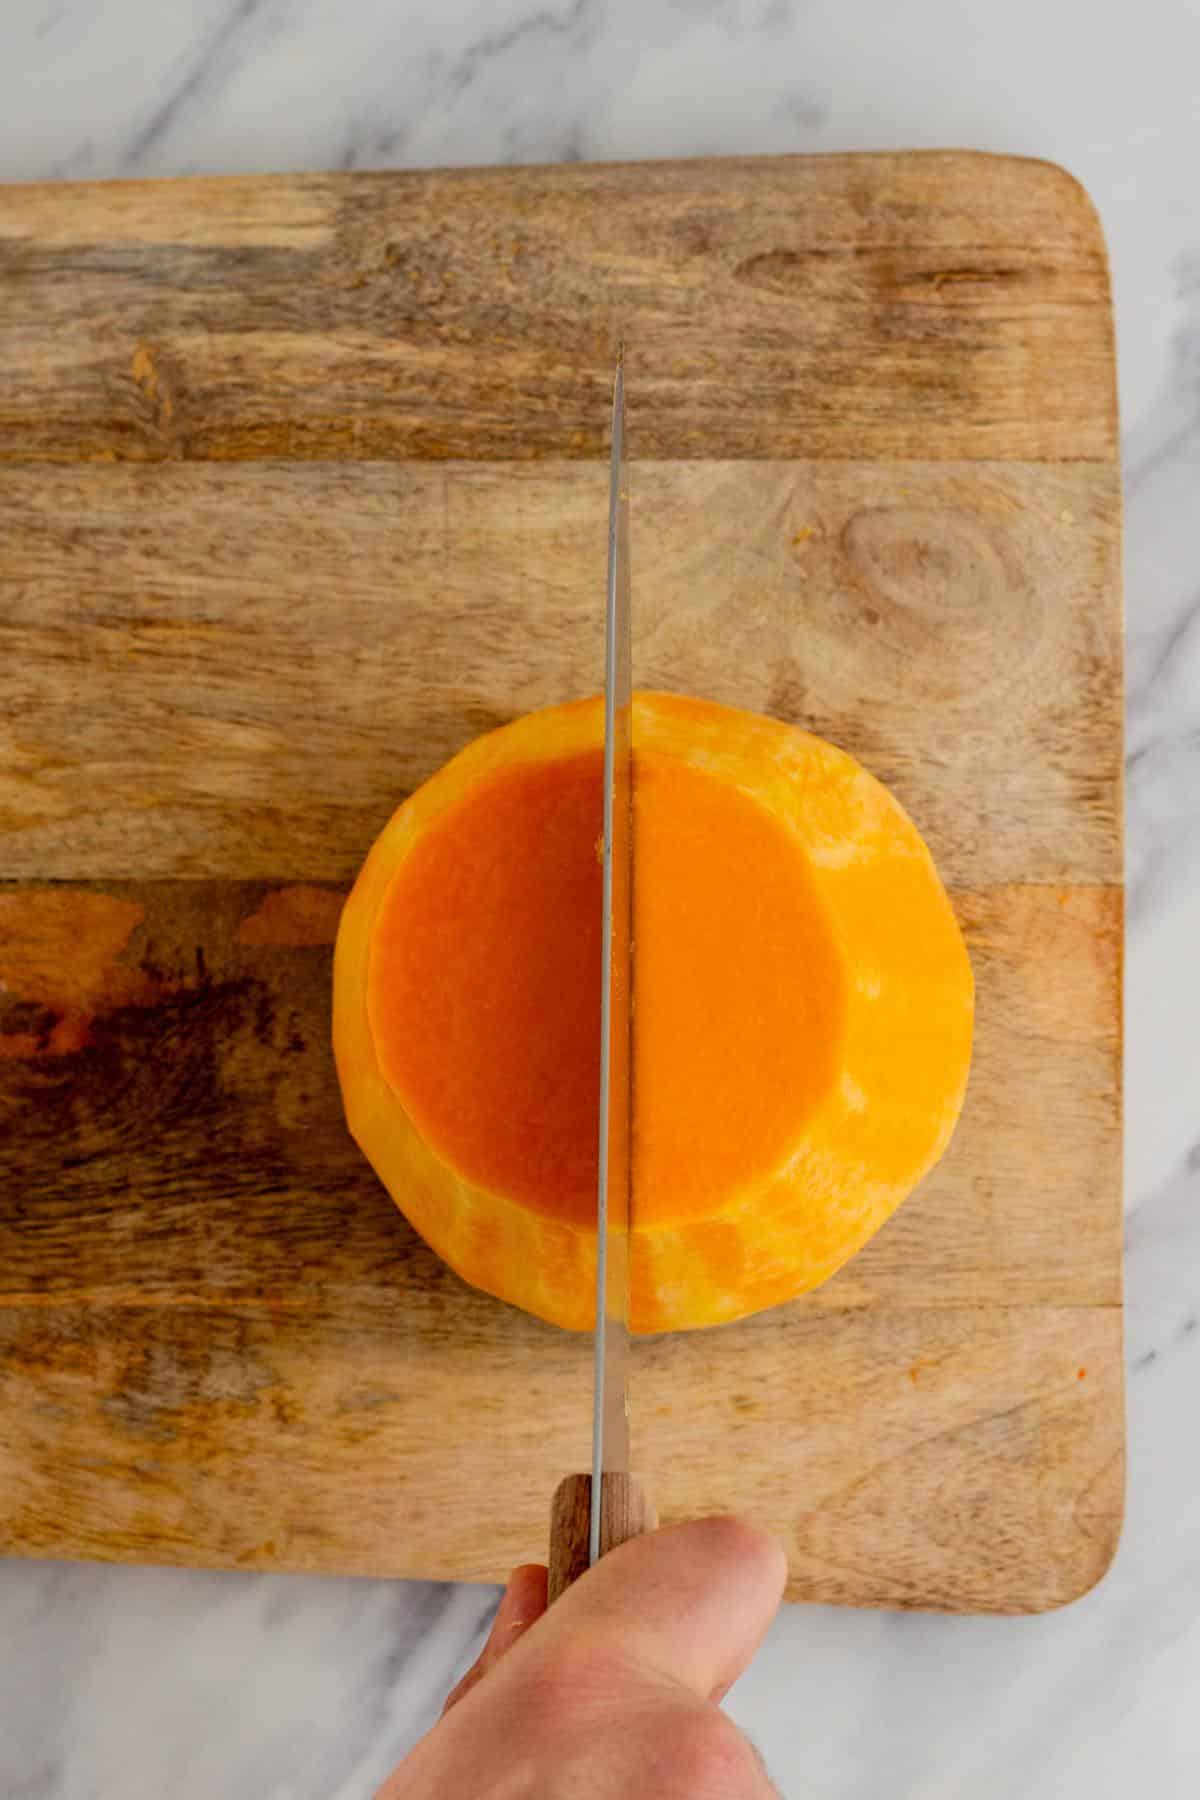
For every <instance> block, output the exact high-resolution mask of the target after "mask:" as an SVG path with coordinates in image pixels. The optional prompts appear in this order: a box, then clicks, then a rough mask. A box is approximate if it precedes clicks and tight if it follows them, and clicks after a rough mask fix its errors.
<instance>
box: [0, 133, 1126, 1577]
mask: <svg viewBox="0 0 1200 1800" xmlns="http://www.w3.org/2000/svg"><path fill="white" fill-rule="evenodd" d="M492 239H494V240H495V241H494V242H492ZM514 243H516V244H517V245H518V248H516V249H514V248H513V244H514ZM0 282H2V283H3V287H2V290H0V291H2V294H3V300H4V304H3V306H2V307H0V358H2V365H0V366H2V369H3V381H2V382H0V544H2V545H3V551H2V553H0V1544H2V1545H3V1547H4V1548H5V1549H8V1550H10V1551H15V1552H22V1553H27V1554H39V1555H42V1554H44V1555H83V1556H95V1557H101V1558H118V1559H136V1560H143V1559H151V1560H160V1561H176V1562H185V1563H200V1564H209V1565H214V1566H232V1565H237V1566H250V1567H264V1568H270V1567H285V1568H307V1569H330V1570H339V1569H340V1570H353V1571H357V1572H363V1573H388V1574H398V1575H414V1576H430V1575H436V1576H447V1577H449V1576H459V1577H466V1578H469V1579H481V1580H482V1579H489V1580H493V1579H497V1578H500V1577H502V1576H503V1575H504V1574H505V1573H506V1572H507V1570H508V1569H509V1568H511V1566H512V1565H513V1564H514V1563H516V1562H518V1561H522V1560H528V1559H531V1558H534V1559H537V1558H540V1557H542V1556H543V1555H544V1554H545V1520H546V1513H547V1506H548V1503H549V1498H550V1495H551V1493H552V1492H553V1490H554V1488H555V1485H556V1483H557V1482H558V1481H559V1479H560V1478H561V1477H562V1476H563V1474H564V1473H565V1472H566V1471H568V1470H570V1469H577V1468H581V1467H585V1466H586V1464H587V1458H588V1450H589V1441H590V1391H591V1379H590V1377H591V1371H590V1345H589V1343H588V1342H587V1341H586V1340H585V1339H582V1338H575V1337H572V1336H568V1335H566V1334H562V1333H558V1332H555V1331H553V1330H552V1329H551V1328H549V1327H547V1326H544V1325H542V1324H540V1323H539V1322H538V1321H536V1320H532V1319H529V1318H526V1317H525V1316H524V1315H522V1314H520V1313H517V1312H515V1311H513V1310H511V1309H509V1308H506V1307H504V1306H502V1305H500V1304H499V1303H497V1302H494V1301H492V1300H490V1299H488V1298H486V1297H485V1296H482V1295H479V1294H476V1293H474V1292H473V1291H471V1290H469V1289H467V1288H466V1287H464V1286H463V1285H462V1284H461V1283H460V1282H458V1281H457V1280H456V1278H455V1277H454V1276H453V1275H451V1274H450V1272H449V1271H448V1270H447V1269H445V1268H444V1267H443V1266H442V1265H441V1264H440V1263H438V1262H437V1260H436V1259H435V1258H434V1257H433V1256H432V1255H431V1254H430V1253H429V1252H428V1251H427V1250H426V1248H425V1247H424V1245H423V1244H421V1243H420V1241H419V1240H418V1239H416V1237H415V1236H414V1234H413V1233H412V1232H411V1231H410V1230H409V1228H408V1227H407V1226H406V1224H405V1223H404V1221H403V1219H402V1218H401V1217H400V1216H399V1214H398V1213H397V1212H396V1210H395V1208H394V1207H393V1206H392V1204H391V1202H390V1201H389V1200H388V1198H387V1196H386V1195H385V1194H384V1193H383V1191H382V1189H381V1188H380V1187H379V1186H378V1184H377V1183H376V1182H375V1180H374V1177H373V1176H372V1175H371V1173H370V1171H369V1169H368V1168H367V1167H366V1165H365V1164H364V1163H363V1161H362V1159H361V1157H360V1156H359V1155H358V1153H357V1151H356V1150H355V1148H354V1146H353V1144H352V1143H351V1141H350V1139H349V1137H348V1135H347V1133H346V1131H345V1128H344V1126H343V1123H342V1120H341V1114H340V1106H339V1101H338V1096H337V1088H336V1083H335V1079H334V1075H333V1069H332V1060H331V1056H330V1052H329V1047H328V1034H329V965H330V946H331V943H332V939H333V936H334V933H335V930H336V922H337V916H338V909H339V906H340V903H341V897H342V893H343V892H344V889H345V886H346V884H347V883H348V881H349V880H350V879H351V877H352V875H353V872H354V870H355V868H356V867H357V865H358V863H359V861H360V859H361V857H362V855H363V853H364V852H365V849H366V847H367V845H368V844H369V842H370V840H371V838H372V836H373V835H374V833H375V831H376V830H377V829H378V827H379V826H380V825H381V824H382V823H383V821H384V819H385V818H386V817H387V816H388V814H389V813H390V811H391V810H392V808H393V807H394V806H395V805H396V804H397V802H398V801H399V800H400V799H401V798H402V797H403V795H404V793H406V792H407V791H409V789H410V788H411V787H412V786H413V785H414V784H415V783H417V782H418V781H420V780H421V779H422V778H423V777H424V776H425V775H427V774H429V773H430V772H431V771H432V770H433V769H434V768H435V767H437V766H438V764H439V763H440V762H441V761H442V760H444V758H445V757H446V756H447V755H449V754H450V753H451V752H452V751H453V750H454V749H456V748H457V747H458V746H459V745H461V744H462V743H463V742H465V741H466V740H467V739H468V738H469V737H471V736H472V735H474V734H475V733H476V732H478V731H480V730H483V729H485V728H486V727H488V726H489V725H492V724H495V723H499V722H501V721H503V720H504V719H507V718H509V717H511V716H513V715H514V714H515V713H518V712H520V711H523V710H525V709H527V708H529V707H532V706H535V705H539V704H545V703H550V702H553V701H556V700H559V699H563V698H566V697H568V696H569V695H571V694H577V693H581V692H587V691H592V690H594V689H595V688H596V687H597V686H598V684H599V680H600V670H601V667H602V643H601V631H602V627H601V620H600V610H601V609H600V605H599V593H600V587H599V585H598V583H599V581H600V580H601V579H602V577H601V575H600V571H602V566H603V545H604V507H605V494H606V486H605V483H606V472H605V469H604V467H603V465H602V463H601V462H600V461H598V460H597V457H598V454H599V452H600V451H601V449H602V436H601V434H602V432H603V428H604V418H605V407H604V386H605V383H606V381H607V379H608V375H609V361H610V358H609V350H610V345H611V341H612V339H613V337H614V336H615V333H616V330H617V328H618V326H620V328H621V329H624V330H625V331H626V335H627V336H629V337H630V339H631V346H632V347H631V388H632V399H633V402H634V406H633V415H632V426H633V430H634V433H635V451H636V452H637V455H638V458H639V460H638V462H637V465H636V466H635V469H634V471H633V479H634V507H635V545H634V560H635V595H636V608H635V611H636V617H637V643H636V648H635V656H636V666H637V673H638V680H639V683H640V684H641V685H644V686H651V685H661V686H666V687H674V688H680V689H691V690H694V691H698V692H702V693H707V694H711V695H713V696H714V697H716V698H720V699H725V700H729V701H733V702H736V703H738V704H741V705H746V706H751V707H757V708H760V709H762V710H766V711H770V712H773V713H776V714H778V715H779V716H780V717H783V718H787V719H792V720H795V721H797V722H800V723H803V724H806V725H808V726H810V727H812V728H814V729H816V730H818V731H821V732H823V733H825V734H826V735H828V736H830V737H832V738H834V739H835V740H837V741H839V742H841V743H843V744H845V745H846V746H847V747H848V748H849V749H851V750H853V751H854V752H855V753H856V754H858V755H860V756H861V757H862V758H863V759H864V760H865V761H866V762H867V763H868V764H869V765H870V766H871V767H872V768H873V769H875V770H876V772H877V773H879V774H880V775H881V776H882V777H883V778H884V779H885V780H887V781H889V782H890V783H891V784H892V785H893V786H894V787H895V789H896V791H897V792H898V794H899V795H900V797H901V798H902V799H903V801H904V802H905V804H906V805H907V806H908V807H909V809H910V810H911V811H912V813H913V815H914V817H915V818H916V820H917V822H918V824H919V825H920V826H921V828H922V830H923V831H924V832H925V833H926V835H927V837H928V838H929V841H930V843H931V845H932V847H933V849H934V852H935V855H936V856H937V858H938V861H939V864H940V866H941V867H942V868H943V870H944V872H945V874H946V876H947V880H948V882H949V884H950V886H951V889H952V893H953V897H954V901H955V904H956V907H957V909H958V912H959V916H960V918H961V919H962V922H963V927H964V930H965V932H966V935H967V940H968V944H969V946H970V950H971V955H972V959H973V963H974V966H975V972H976V979H977V987H978V1009H979V1013H978V1017H979V1023H978V1040H977V1048H976V1056H975V1063H974V1068H973V1073H972V1080H971V1087H970V1091H969V1094H968V1099H967V1105H966V1109H965V1111H964V1115H963V1119H962V1123H961V1126H960V1129H959V1132H958V1134H957V1136H956V1138H955V1142H954V1145H953V1147H952V1149H951V1152H950V1154H949V1155H948V1157H947V1158H946V1160H945V1162H944V1163H943V1164H942V1165H941V1166H940V1167H939V1169H938V1170H937V1171H936V1172H935V1174H934V1175H933V1177H931V1179H930V1180H929V1181H928V1182H927V1183H925V1185H924V1186H923V1188H922V1189H921V1191H920V1192H919V1193H918V1194H917V1195H916V1196H914V1197H913V1199H912V1200H910V1201H909V1202H908V1203H907V1204H906V1205H905V1206H904V1207H903V1208H901V1210H900V1212H899V1213H898V1214H897V1215H896V1217H895V1218H894V1219H893V1220H891V1221H890V1222H889V1224H888V1225H887V1226H886V1227H885V1229H884V1230H883V1231H882V1232H881V1233H880V1234H879V1235H878V1237H877V1238H876V1239H874V1240H873V1241H872V1243H871V1244H870V1245H868V1247H867V1248H866V1249H865V1250H864V1251H863V1252H862V1254H861V1255H860V1256H858V1257H857V1258H856V1259H855V1260H854V1261H853V1262H852V1263H851V1264H850V1265H849V1266H848V1268H846V1269H845V1270H844V1271H842V1273H841V1274H840V1275H839V1276H837V1277H836V1278H835V1280H833V1281H832V1282H830V1283H829V1284H827V1286H826V1287H824V1288H822V1289H821V1290H819V1291H818V1292H817V1293H816V1294H814V1295H811V1296H809V1297H807V1298H806V1299H804V1300H802V1301H800V1302H797V1303H795V1304H794V1305H791V1306H788V1307H784V1308H780V1309H777V1310H776V1311H773V1312H771V1313H767V1314H763V1315H760V1316H759V1317H758V1318H755V1319H751V1320H748V1321H746V1322H744V1323H743V1324H741V1325H736V1326H730V1327H725V1328H722V1329H721V1330H719V1331H713V1332H706V1333H695V1334H685V1335H683V1336H679V1337H675V1338H664V1339H652V1340H647V1341H645V1342H642V1343H640V1344H639V1345H638V1346H637V1347H636V1350H635V1374H634V1392H633V1417H634V1428H635V1446H634V1453H635V1459H636V1462H637V1465H638V1467H639V1469H640V1470H642V1471H643V1472H644V1475H645V1478H646V1482H647V1486H648V1489H649V1491H650V1492H651V1493H652V1494H653V1495H654V1498H655V1500H656V1502H657V1503H658V1504H659V1506H660V1509H661V1511H662V1513H663V1516H664V1518H667V1519H671V1518H678V1517H682V1516H686V1515H690V1514H695V1513H699V1512H703V1511H709V1510H721V1509H724V1508H728V1507H735V1508H740V1509H741V1510H743V1511H746V1512H748V1513H749V1514H750V1515H751V1516H752V1517H755V1518H757V1519H759V1520H760V1521H761V1522H762V1523H764V1524H765V1525H767V1526H768V1527H770V1528H771V1529H773V1530H775V1531H776V1532H777V1533H778V1534H779V1535H780V1536H781V1537H782V1539H783V1541H784V1542H785V1544H786V1546H787V1549H788V1554H789V1559H790V1563H791V1586H790V1592H791V1593H792V1595H793V1597H797V1598H801V1597H802V1598H808V1599H817V1600H831V1601H838V1602H850V1603H859V1604H861V1603H867V1604H880V1605H898V1606H924V1607H938V1608H947V1609H960V1610H961V1609H966V1610H985V1611H986V1610H992V1611H1021V1610H1028V1609H1036V1608H1041V1607H1046V1606H1052V1605H1056V1604H1059V1603H1062V1602H1064V1601H1066V1600H1068V1599H1070V1598H1072V1597H1074V1596H1075V1595H1077V1594H1078V1593H1080V1592H1082V1591H1083V1590H1084V1589H1085V1588H1087V1587H1088V1586H1090V1585H1091V1583H1092V1582H1093V1581H1094V1580H1096V1579H1097V1578H1098V1576H1099V1575H1100V1574H1101V1573H1102V1571H1103V1569H1104V1568H1105V1566H1106V1565H1107V1562H1108V1560H1109V1558H1110V1556H1111V1554H1112V1550H1113V1547H1114V1545H1115V1542H1116V1538H1117V1534H1118V1530H1119V1523H1120V1514H1121V1498H1122V1479H1123V1442H1124V1440H1123V1424H1122V1385H1121V1383H1122V1374H1121V1310H1120V1302H1121V1275H1120V1163H1121V1125H1120V1053H1121V1039H1120V1011H1119V998H1120V966H1121V900H1122V894H1121V840H1120V804H1121V793H1120V762H1121V639H1120V626H1121V618H1120V597H1119V559H1120V504H1119V485H1118V471H1117V468H1116V461H1115V457H1116V452H1115V444H1116V421H1115V410H1114V401H1113V381H1112V364H1111V320H1110V316H1109V306H1108V294H1107V276H1106V273H1105V265H1104V255H1103V246H1102V243H1101V241H1100V238H1099V234H1098V231H1097V228H1096V226H1095V221H1094V218H1093V215H1092V213H1091V211H1090V208H1089V206H1088V204H1087V202H1086V200H1085V199H1084V198H1083V197H1082V195H1081V194H1080V191H1079V190H1078V189H1077V188H1076V187H1075V186H1074V184H1073V183H1071V182H1070V181H1069V179H1068V178H1067V177H1065V176H1064V175H1062V173H1061V172H1060V171H1056V170H1053V169H1050V168H1048V167H1046V166H1044V165H1040V164H1026V163H1017V162H1009V161H1003V160H1000V161H995V160H989V159H982V158H975V157H955V156H917V157H911V158H908V157H882V158H829V159H813V160H811V161H808V160H803V159H801V160H786V161H782V162H765V163H748V164H686V165H674V166H652V167H650V168H647V169H637V170H614V169H599V170H594V169H577V170H562V171H502V172H482V173H481V172H468V173H463V174H456V175H442V174H434V175H414V176H378V177H359V176H351V177H319V178H311V179H284V180H279V181H236V182H215V183H196V182H185V183H173V184H164V185H163V186H161V187H158V186H154V187H143V186H139V185H120V184H117V185H115V186H109V187H103V188H76V189H68V188H56V189H36V188H32V189H19V190H9V191H6V192H4V193H3V194H0ZM385 455H386V456H387V457H388V458H391V459H393V460H390V461H387V462H384V461H381V460H379V458H380V457H382V456H385ZM372 459H375V460H372ZM497 1495H502V1496H503V1505H502V1506H498V1505H497V1504H496V1496H497Z"/></svg>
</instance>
